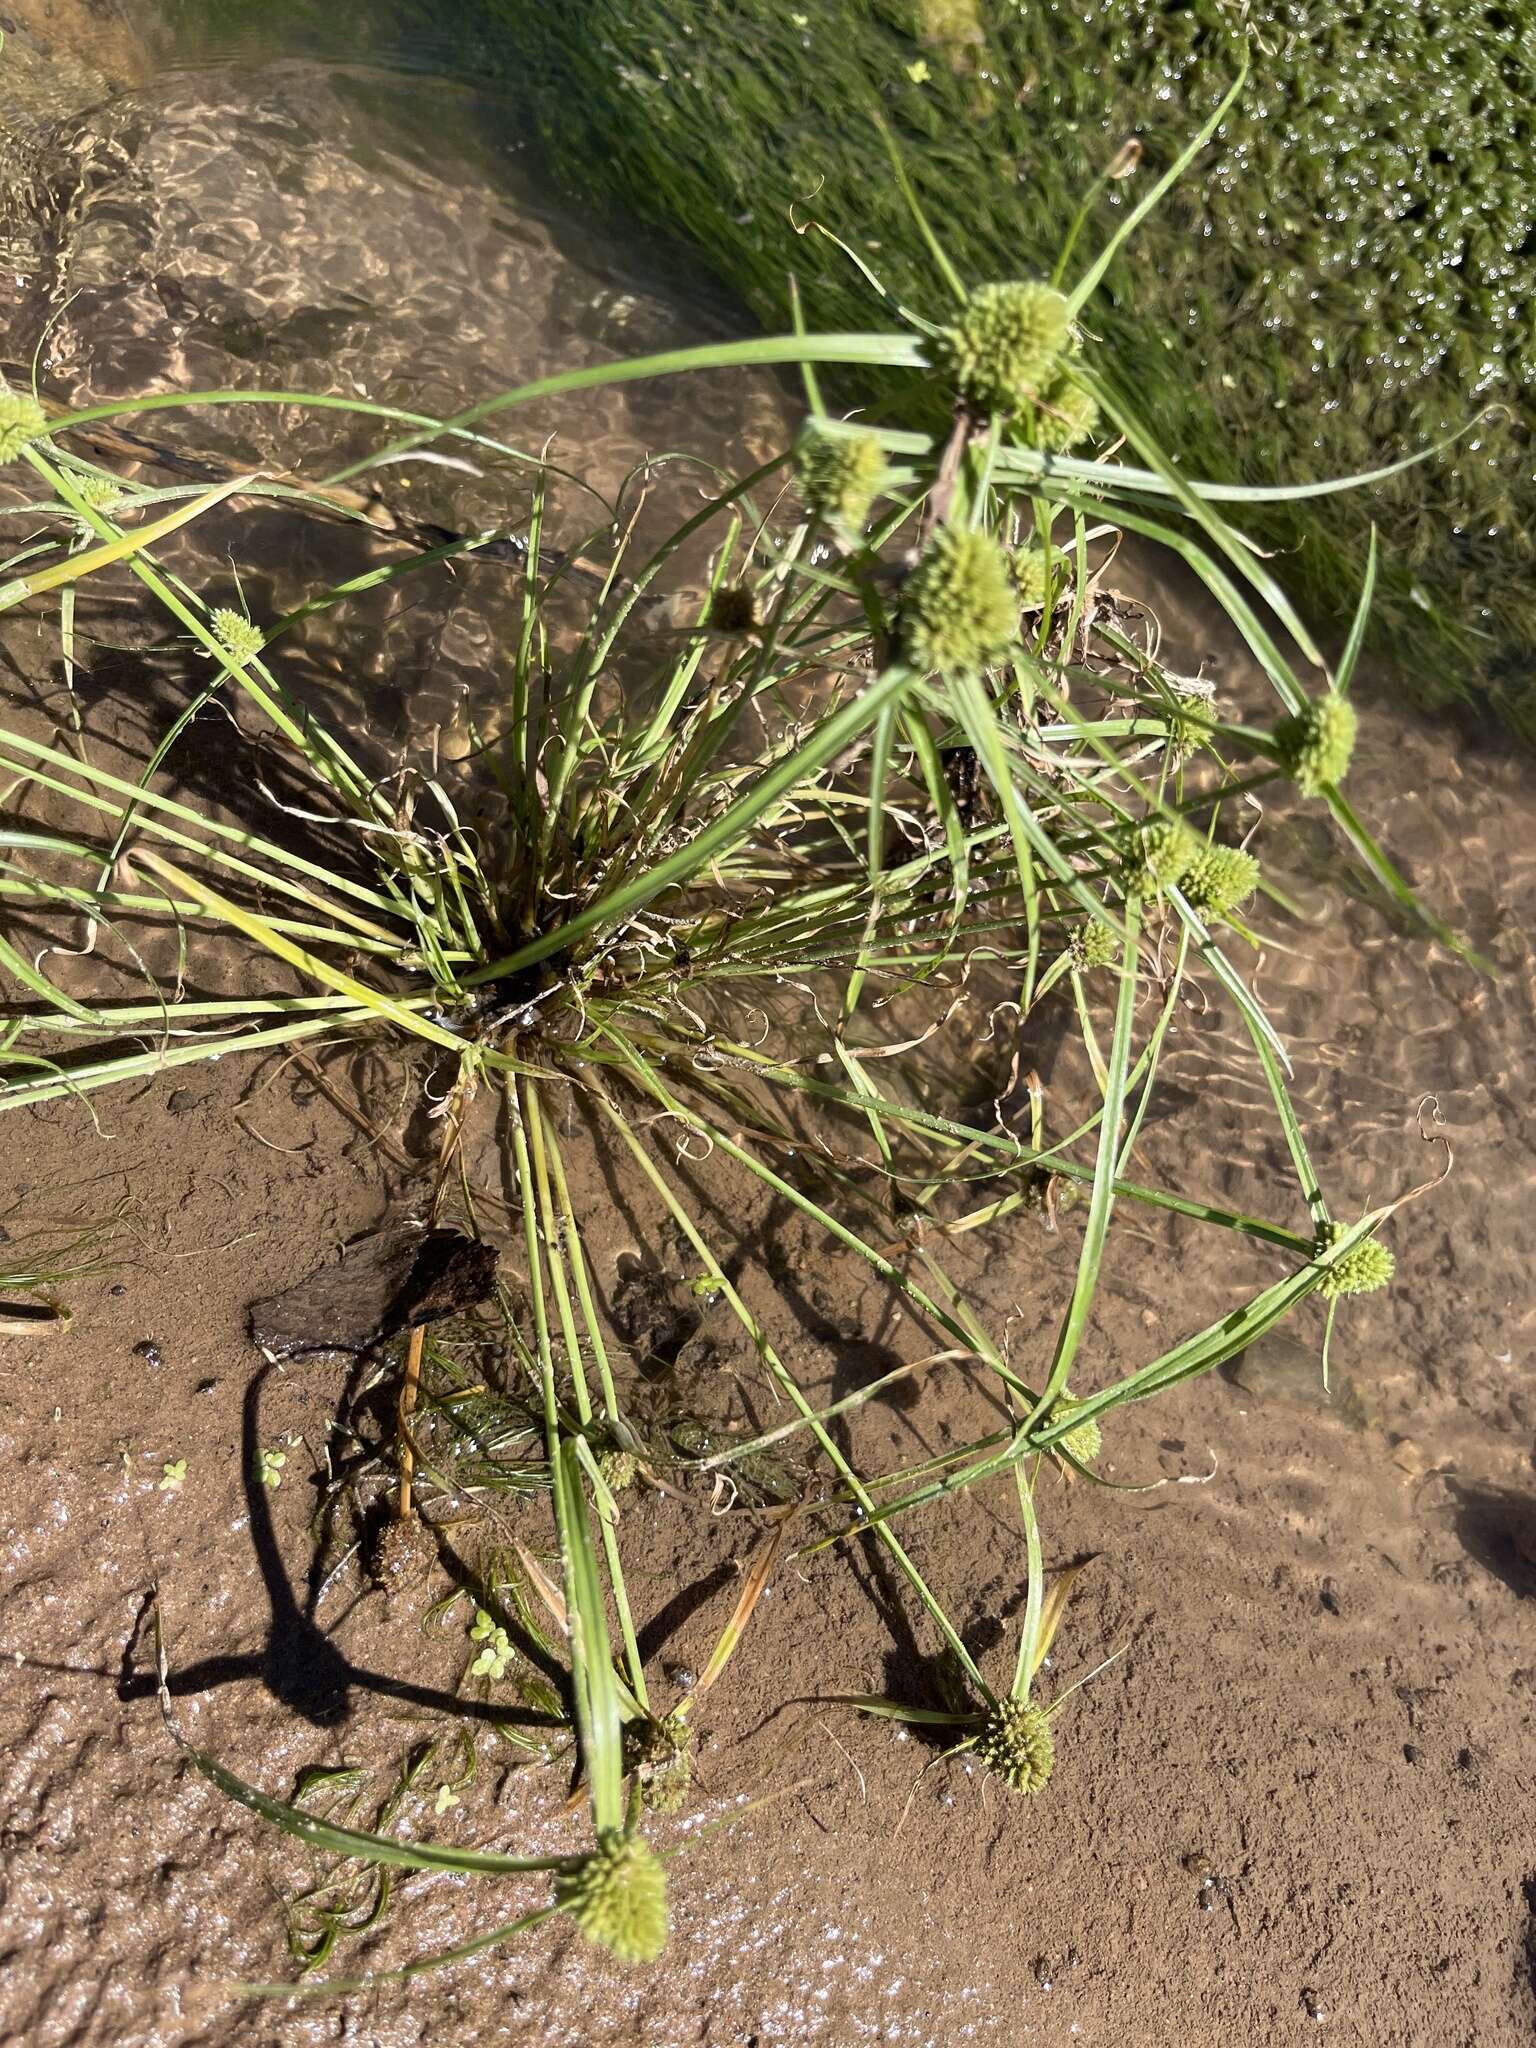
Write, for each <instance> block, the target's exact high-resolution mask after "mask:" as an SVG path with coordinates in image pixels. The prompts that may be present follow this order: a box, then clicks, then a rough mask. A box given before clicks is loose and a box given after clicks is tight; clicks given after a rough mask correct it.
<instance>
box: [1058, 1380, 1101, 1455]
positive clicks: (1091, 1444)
mask: <svg viewBox="0 0 1536 2048" xmlns="http://www.w3.org/2000/svg"><path fill="white" fill-rule="evenodd" d="M1082 1405H1083V1404H1082V1402H1081V1401H1074V1400H1073V1399H1072V1397H1071V1395H1070V1394H1063V1395H1062V1397H1061V1399H1060V1400H1059V1401H1058V1402H1057V1403H1056V1405H1055V1407H1054V1408H1053V1409H1052V1410H1051V1421H1052V1422H1053V1423H1056V1422H1066V1421H1068V1420H1069V1419H1070V1418H1071V1417H1072V1416H1073V1415H1075V1414H1076V1413H1077V1411H1078V1409H1080V1408H1081V1407H1082ZM1057 1443H1058V1444H1059V1446H1060V1447H1061V1449H1062V1450H1064V1451H1070V1452H1071V1454H1072V1456H1073V1457H1074V1458H1076V1460H1077V1462H1078V1463H1079V1464H1080V1465H1091V1464H1092V1463H1093V1461H1094V1459H1095V1458H1096V1457H1097V1456H1098V1455H1099V1453H1100V1451H1102V1450H1103V1448H1104V1432H1103V1431H1102V1430H1101V1429H1100V1427H1099V1424H1098V1419H1097V1417H1095V1416H1092V1415H1090V1416H1089V1418H1088V1420H1087V1421H1086V1422H1080V1423H1078V1425H1077V1427H1076V1428H1075V1429H1069V1430H1068V1431H1067V1433H1066V1435H1065V1436H1063V1437H1058V1438H1057Z"/></svg>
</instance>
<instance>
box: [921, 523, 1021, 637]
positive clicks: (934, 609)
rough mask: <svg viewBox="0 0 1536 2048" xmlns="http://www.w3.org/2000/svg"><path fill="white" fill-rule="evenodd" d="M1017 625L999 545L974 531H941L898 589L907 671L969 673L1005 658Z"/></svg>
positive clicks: (1015, 603) (962, 528) (1014, 599)
mask: <svg viewBox="0 0 1536 2048" xmlns="http://www.w3.org/2000/svg"><path fill="white" fill-rule="evenodd" d="M1018 623H1019V614H1018V597H1017V594H1016V592H1015V590H1014V588H1013V581H1012V578H1011V577H1010V576H1009V573H1008V557H1007V556H1006V555H1005V554H1004V553H1003V550H1002V548H1001V547H1000V546H999V544H998V543H997V542H996V541H995V540H994V539H993V538H992V536H991V534H989V533H981V532H978V531H977V530H976V529H975V528H974V527H969V526H941V527H940V528H939V530H938V532H937V533H936V534H935V535H934V536H933V538H932V540H930V541H929V543H928V551H927V553H926V554H925V555H924V556H923V559H922V560H921V561H920V562H919V563H918V565H917V567H916V568H915V569H914V570H913V571H912V574H911V575H910V576H909V577H908V578H907V580H906V582H905V584H904V585H903V586H902V592H901V644H902V650H903V652H904V653H905V654H906V656H907V659H908V660H909V661H910V662H911V663H912V665H913V667H914V668H920V669H923V670H926V671H930V672H931V671H932V670H934V669H940V670H943V671H945V672H950V671H954V670H962V671H965V672H967V673H971V674H974V673H975V672H976V671H977V670H978V669H983V668H986V667H987V666H988V665H989V664H990V663H993V662H998V661H1001V660H1002V659H1003V658H1004V656H1005V655H1006V654H1007V652H1008V649H1009V647H1010V646H1011V645H1012V644H1013V640H1014V636H1015V634H1016V633H1017V631H1018Z"/></svg>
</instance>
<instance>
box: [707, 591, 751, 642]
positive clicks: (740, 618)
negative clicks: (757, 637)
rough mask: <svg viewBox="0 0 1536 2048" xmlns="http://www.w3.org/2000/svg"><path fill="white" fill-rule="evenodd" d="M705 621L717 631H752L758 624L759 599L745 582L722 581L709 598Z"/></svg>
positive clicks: (712, 629)
mask: <svg viewBox="0 0 1536 2048" xmlns="http://www.w3.org/2000/svg"><path fill="white" fill-rule="evenodd" d="M705 623H706V624H707V625H708V626H709V628H710V630H711V631H712V632H715V633H750V632H751V631H752V629H753V627H754V626H755V625H756V624H757V599H756V598H755V597H754V596H753V595H752V593H751V591H750V590H748V588H747V586H746V585H745V584H744V583H722V584H721V586H720V588H719V589H718V590H717V591H716V592H715V594H714V596H713V597H712V598H711V599H710V600H709V613H708V616H707V618H706V621H705Z"/></svg>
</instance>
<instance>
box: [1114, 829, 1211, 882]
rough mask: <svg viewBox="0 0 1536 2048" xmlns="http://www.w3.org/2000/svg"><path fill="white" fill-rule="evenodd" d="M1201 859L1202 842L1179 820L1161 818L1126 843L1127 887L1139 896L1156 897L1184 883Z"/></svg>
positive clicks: (1125, 866)
mask: <svg viewBox="0 0 1536 2048" xmlns="http://www.w3.org/2000/svg"><path fill="white" fill-rule="evenodd" d="M1199 858H1200V841H1199V839H1198V838H1197V837H1196V835H1195V834H1194V833H1193V832H1192V831H1191V830H1190V829H1189V827H1188V826H1187V825H1186V824H1184V823H1183V822H1182V820H1180V819H1178V818H1159V819H1157V820H1156V821H1155V822H1154V823H1153V824H1150V825H1144V826H1143V827H1142V828H1141V830H1140V831H1139V832H1134V833H1132V834H1131V836H1130V837H1129V839H1128V840H1127V841H1126V843H1125V849H1124V874H1125V886H1126V888H1127V889H1132V890H1134V891H1135V892H1136V894H1137V895H1138V896H1156V895H1157V894H1158V892H1159V891H1160V890H1163V889H1169V888H1172V887H1173V886H1174V885H1175V884H1176V883H1178V882H1182V881H1183V879H1184V877H1185V876H1186V875H1187V874H1188V873H1189V871H1190V869H1191V868H1192V867H1193V866H1194V864H1195V862H1196V861H1197V860H1198V859H1199Z"/></svg>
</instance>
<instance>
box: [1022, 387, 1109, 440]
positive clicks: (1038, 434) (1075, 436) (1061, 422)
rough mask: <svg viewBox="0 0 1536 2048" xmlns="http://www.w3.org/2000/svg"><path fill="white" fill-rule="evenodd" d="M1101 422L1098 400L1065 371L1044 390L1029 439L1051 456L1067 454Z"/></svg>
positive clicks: (1036, 409)
mask: <svg viewBox="0 0 1536 2048" xmlns="http://www.w3.org/2000/svg"><path fill="white" fill-rule="evenodd" d="M1098 424H1099V406H1098V401H1097V399H1095V398H1094V397H1092V395H1091V394H1090V393H1088V392H1086V391H1085V390H1084V389H1083V387H1082V385H1081V384H1078V383H1075V382H1074V381H1073V379H1072V377H1071V375H1070V373H1068V372H1063V373H1062V375H1060V376H1059V377H1057V378H1056V379H1055V381H1054V382H1053V383H1052V384H1051V386H1050V387H1049V389H1048V390H1046V391H1044V392H1042V394H1041V396H1040V401H1039V403H1038V405H1037V406H1036V408H1035V415H1034V423H1033V425H1032V427H1031V429H1030V436H1029V438H1030V439H1031V441H1033V442H1034V444H1035V446H1036V447H1037V448H1040V449H1043V450H1044V451H1045V453H1046V454H1048V455H1065V454H1066V453H1067V452H1068V450H1069V449H1072V448H1075V447H1076V446H1077V445H1078V443H1079V442H1080V441H1086V440H1087V439H1088V438H1089V436H1090V435H1091V434H1092V433H1093V432H1094V430H1095V428H1096V427H1097V426H1098Z"/></svg>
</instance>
